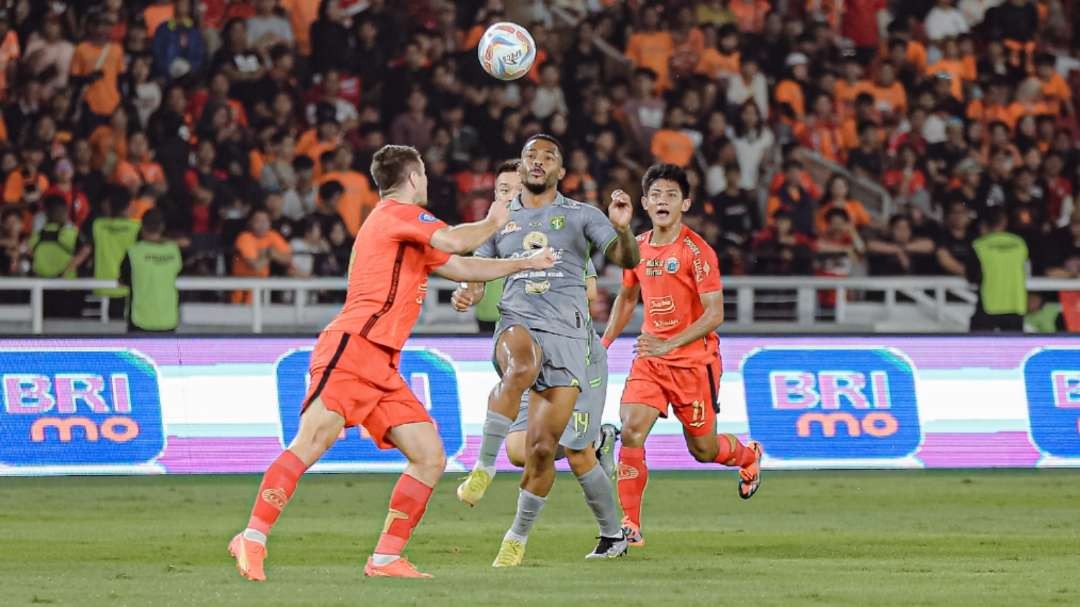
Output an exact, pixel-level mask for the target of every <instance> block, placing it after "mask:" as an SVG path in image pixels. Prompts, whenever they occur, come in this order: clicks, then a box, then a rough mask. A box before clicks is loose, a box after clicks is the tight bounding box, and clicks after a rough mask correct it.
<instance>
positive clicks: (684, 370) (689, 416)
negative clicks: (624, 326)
mask: <svg viewBox="0 0 1080 607" xmlns="http://www.w3.org/2000/svg"><path fill="white" fill-rule="evenodd" d="M719 389H720V359H719V358H717V359H715V360H712V361H710V362H709V363H708V364H703V365H699V366H697V367H672V366H670V365H668V364H666V363H664V362H663V361H660V360H657V359H655V358H635V359H634V363H633V365H631V366H630V375H629V377H627V378H626V387H625V388H623V395H622V404H624V405H627V404H639V405H647V406H649V407H653V408H655V409H658V410H659V411H660V416H661V417H667V413H668V405H671V408H672V409H674V411H675V417H677V418H678V419H679V421H680V422H682V425H683V428H684V429H685V430H686V432H687V433H688V434H690V435H691V436H705V435H707V434H715V433H716V413H717V411H718V410H719V406H718V405H717V397H718V396H719V395H720V393H719Z"/></svg>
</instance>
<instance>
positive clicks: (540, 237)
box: [521, 232, 548, 251]
mask: <svg viewBox="0 0 1080 607" xmlns="http://www.w3.org/2000/svg"><path fill="white" fill-rule="evenodd" d="M547 245H548V237H547V234H545V233H543V232H529V233H528V234H526V235H525V238H523V239H521V247H522V248H523V249H525V250H526V251H532V250H535V249H542V248H544V247H546V246H547Z"/></svg>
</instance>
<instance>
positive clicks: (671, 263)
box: [664, 257, 679, 274]
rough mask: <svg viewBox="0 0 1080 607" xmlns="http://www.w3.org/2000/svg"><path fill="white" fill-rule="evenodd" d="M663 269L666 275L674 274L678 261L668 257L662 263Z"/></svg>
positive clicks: (677, 269) (677, 268)
mask: <svg viewBox="0 0 1080 607" xmlns="http://www.w3.org/2000/svg"><path fill="white" fill-rule="evenodd" d="M664 269H665V270H667V273H668V274H674V273H675V272H678V271H679V260H678V259H676V258H675V257H668V258H667V261H665V262H664Z"/></svg>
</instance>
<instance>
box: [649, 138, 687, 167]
mask: <svg viewBox="0 0 1080 607" xmlns="http://www.w3.org/2000/svg"><path fill="white" fill-rule="evenodd" d="M650 149H651V151H652V155H653V158H654V159H655V160H656V161H657V162H663V163H666V164H674V165H678V166H681V167H685V166H687V165H689V164H690V159H691V158H693V157H694V141H693V140H692V139H690V136H689V135H687V134H686V133H683V132H682V131H675V130H672V129H660V130H659V131H656V133H654V134H653V138H652V146H651V148H650Z"/></svg>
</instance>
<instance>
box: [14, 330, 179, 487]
mask: <svg viewBox="0 0 1080 607" xmlns="http://www.w3.org/2000/svg"><path fill="white" fill-rule="evenodd" d="M0 391H2V394H3V400H4V402H3V410H2V412H0V462H2V463H4V464H7V465H11V466H47V465H85V464H117V465H135V464H143V463H147V462H150V461H153V460H154V459H156V458H157V457H158V455H160V454H161V452H162V451H163V450H164V448H165V433H164V428H163V426H162V418H161V399H160V396H159V392H158V381H157V371H156V370H155V369H154V367H153V365H152V364H151V363H150V362H149V361H147V360H146V359H144V358H143V357H142V356H141V355H140V354H138V353H136V352H134V351H124V350H105V351H102V350H65V351H55V350H22V351H18V352H15V351H0Z"/></svg>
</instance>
